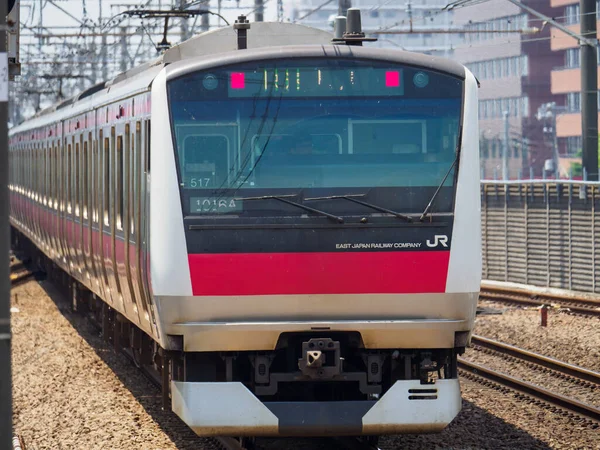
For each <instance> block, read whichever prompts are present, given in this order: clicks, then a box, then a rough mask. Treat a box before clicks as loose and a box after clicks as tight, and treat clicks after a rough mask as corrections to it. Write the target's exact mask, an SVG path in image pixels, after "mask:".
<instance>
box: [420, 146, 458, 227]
mask: <svg viewBox="0 0 600 450" xmlns="http://www.w3.org/2000/svg"><path fill="white" fill-rule="evenodd" d="M459 142H460V139H459ZM459 156H460V152H456V157H455V158H454V161H452V164H451V165H450V168H449V169H448V172H446V175H444V178H443V179H442V182H441V183H440V185H439V186H438V187H437V189H436V190H435V192H434V193H433V195H432V196H431V200H429V203H428V204H427V206H426V207H425V211H423V214H421V217H419V221H420V222H423V219H425V217H427V215H428V214H429V210H430V209H431V206H432V205H433V202H434V201H435V199H436V197H437V195H438V193H439V192H440V191H441V190H442V186H444V183H445V182H446V179H447V178H448V175H450V172H452V169H453V168H454V166H456V163H457V162H458V157H459Z"/></svg>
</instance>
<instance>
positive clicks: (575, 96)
mask: <svg viewBox="0 0 600 450" xmlns="http://www.w3.org/2000/svg"><path fill="white" fill-rule="evenodd" d="M567 111H569V112H578V111H581V93H580V92H569V93H568V94H567Z"/></svg>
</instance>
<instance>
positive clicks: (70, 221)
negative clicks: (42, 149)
mask: <svg viewBox="0 0 600 450" xmlns="http://www.w3.org/2000/svg"><path fill="white" fill-rule="evenodd" d="M74 145H75V138H74V137H73V135H72V134H71V135H69V136H68V138H67V152H66V166H67V179H66V184H67V189H66V191H67V192H66V200H67V211H66V212H67V214H66V219H67V220H66V221H65V223H66V226H67V235H66V238H67V239H66V241H67V254H68V260H69V261H68V262H69V270H70V271H71V274H72V275H73V274H74V273H75V272H76V270H75V269H76V267H75V261H76V259H75V258H76V255H75V245H74V244H75V239H74V234H75V233H74V231H75V193H74V189H73V185H74V183H75V182H74V176H73V160H74V157H73V155H74V153H75V151H74V148H73V147H74Z"/></svg>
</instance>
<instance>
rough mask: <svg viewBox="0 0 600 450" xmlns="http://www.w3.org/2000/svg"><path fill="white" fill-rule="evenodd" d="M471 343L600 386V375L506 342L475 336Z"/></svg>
mask: <svg viewBox="0 0 600 450" xmlns="http://www.w3.org/2000/svg"><path fill="white" fill-rule="evenodd" d="M471 343H472V344H474V345H477V346H479V347H484V348H488V349H490V350H494V351H497V352H500V353H504V354H507V355H510V356H514V357H516V358H518V359H522V360H525V361H529V362H531V363H534V364H538V365H540V366H544V367H546V368H548V369H551V370H554V371H556V372H560V373H563V374H565V375H570V376H572V377H575V378H579V379H582V380H586V381H590V382H592V383H596V384H598V385H600V373H598V372H594V371H592V370H588V369H584V368H583V367H579V366H575V365H573V364H569V363H566V362H564V361H560V360H558V359H554V358H549V357H547V356H544V355H540V354H539V353H534V352H530V351H529V350H525V349H522V348H519V347H515V346H513V345H509V344H505V343H504V342H499V341H495V340H493V339H488V338H485V337H483V336H477V335H473V336H472V338H471Z"/></svg>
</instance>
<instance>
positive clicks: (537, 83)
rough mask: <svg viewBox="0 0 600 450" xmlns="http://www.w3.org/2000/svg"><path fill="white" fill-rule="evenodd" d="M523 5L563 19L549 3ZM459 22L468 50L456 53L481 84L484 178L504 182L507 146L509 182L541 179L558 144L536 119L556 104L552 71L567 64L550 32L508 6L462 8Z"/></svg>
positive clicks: (499, 1) (501, 0)
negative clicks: (554, 46)
mask: <svg viewBox="0 0 600 450" xmlns="http://www.w3.org/2000/svg"><path fill="white" fill-rule="evenodd" d="M552 1H561V0H552ZM563 1H564V0H563ZM524 3H525V4H526V5H527V4H531V6H532V7H533V8H535V9H536V10H537V11H539V12H541V13H542V14H546V15H548V16H550V17H553V16H555V15H556V14H557V13H559V10H558V9H556V8H553V7H551V5H550V4H549V3H547V4H544V3H542V2H539V1H535V2H534V1H532V0H524ZM454 21H455V23H457V24H459V25H460V24H464V31H465V39H464V44H463V45H460V46H458V47H457V48H456V49H455V51H454V57H455V58H456V59H457V60H458V61H460V62H462V63H463V64H465V65H466V66H467V67H469V69H470V70H471V71H472V72H473V73H474V74H475V76H476V77H477V78H478V79H479V81H480V83H481V88H480V90H479V99H480V101H479V118H480V129H479V132H480V149H481V165H482V176H483V177H484V178H494V177H497V178H501V177H502V176H503V164H502V156H503V149H504V145H505V144H507V147H508V158H507V159H508V178H513V179H514V178H518V177H526V178H527V177H529V176H530V173H532V174H533V176H536V177H539V176H542V175H543V170H544V165H545V163H546V160H548V159H552V157H553V139H552V138H550V137H549V136H548V134H547V133H544V124H543V123H542V122H540V121H539V120H538V119H537V117H536V115H537V111H538V109H539V108H540V107H541V106H542V105H544V104H547V103H549V102H552V101H556V99H555V98H554V97H553V96H552V93H551V91H550V71H551V69H552V68H554V67H556V66H558V65H560V64H561V62H562V57H561V56H560V55H558V54H557V53H556V52H553V51H552V50H551V48H550V39H549V38H550V28H549V27H542V23H541V21H540V20H539V19H537V18H536V17H534V16H531V15H530V14H528V13H526V12H524V11H523V10H522V9H521V8H519V7H518V6H516V5H513V4H511V3H508V2H506V1H505V0H490V1H488V2H486V3H485V4H484V5H477V6H474V7H463V8H458V9H456V11H455V13H454ZM506 126H507V127H508V133H506V131H505V127H506ZM507 138H508V139H507Z"/></svg>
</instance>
